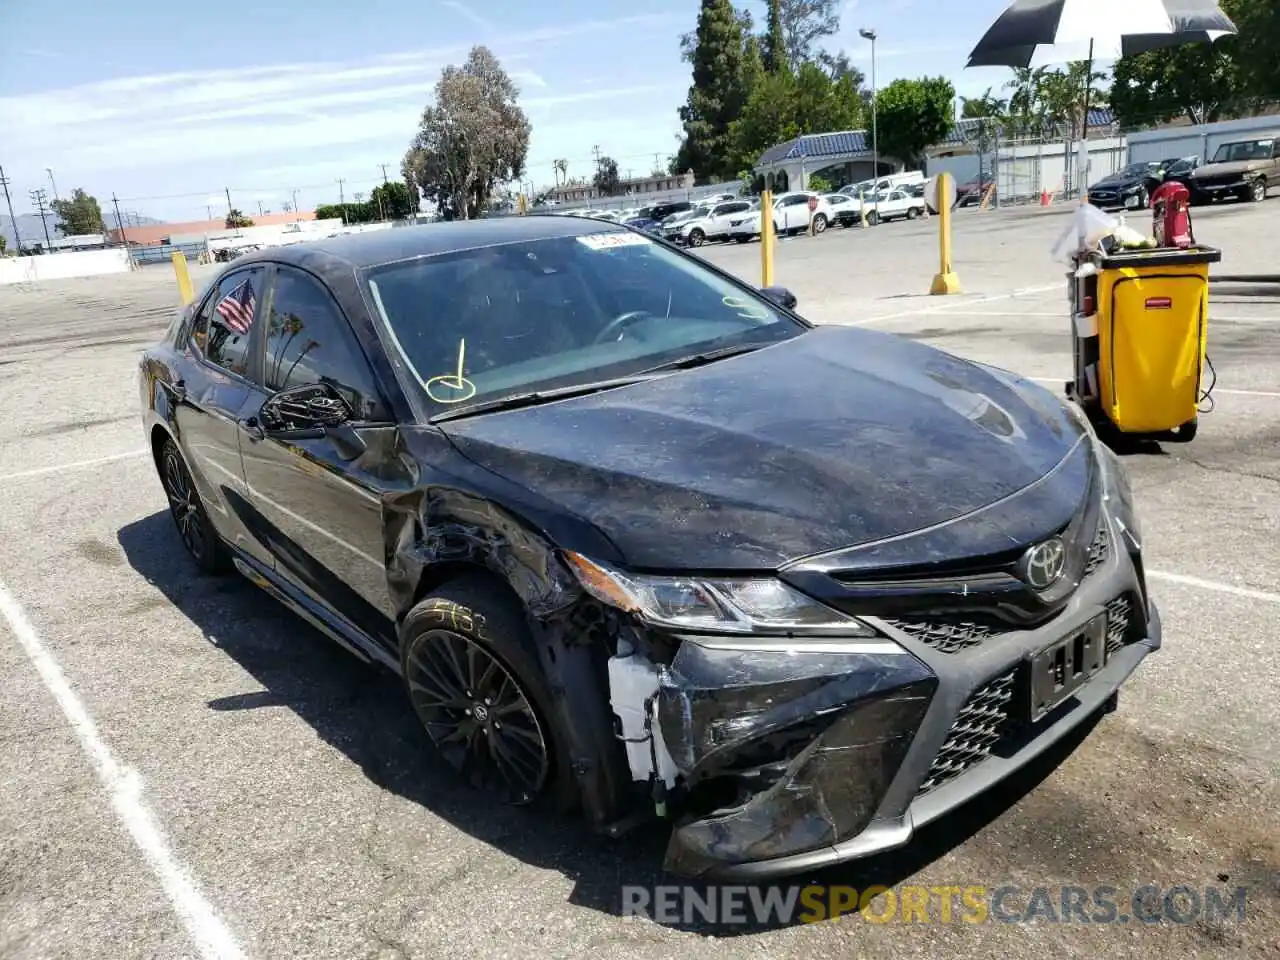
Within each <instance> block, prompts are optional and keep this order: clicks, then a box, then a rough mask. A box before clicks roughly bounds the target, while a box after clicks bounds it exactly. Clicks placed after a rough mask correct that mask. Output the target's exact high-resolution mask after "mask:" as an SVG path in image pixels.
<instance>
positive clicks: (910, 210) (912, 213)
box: [907, 207, 920, 220]
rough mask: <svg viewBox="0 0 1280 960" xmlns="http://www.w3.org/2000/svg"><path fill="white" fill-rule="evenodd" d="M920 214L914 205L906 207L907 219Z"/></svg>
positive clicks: (912, 218)
mask: <svg viewBox="0 0 1280 960" xmlns="http://www.w3.org/2000/svg"><path fill="white" fill-rule="evenodd" d="M918 216H920V211H919V209H917V208H916V207H907V219H908V220H914V219H916V217H918Z"/></svg>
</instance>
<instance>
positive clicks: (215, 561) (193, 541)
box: [159, 438, 227, 573]
mask: <svg viewBox="0 0 1280 960" xmlns="http://www.w3.org/2000/svg"><path fill="white" fill-rule="evenodd" d="M159 467H160V483H161V485H162V486H163V487H164V492H165V496H166V497H167V498H168V500H169V515H170V516H171V517H173V522H174V525H175V526H176V527H177V528H178V536H180V537H181V538H182V544H183V546H185V547H186V548H187V553H189V554H191V558H192V559H193V560H195V562H196V563H197V564H198V565H199V566H200V568H201V569H202V570H205V571H206V572H208V573H219V572H221V571H222V570H224V569H226V566H227V557H226V550H225V548H224V547H223V545H222V541H221V540H220V539H219V538H218V534H217V532H216V531H215V530H214V529H213V524H211V523H210V522H209V515H208V514H207V513H206V512H205V509H204V504H203V503H202V502H201V500H200V494H199V492H198V491H197V490H196V486H195V482H194V481H193V480H192V479H191V471H189V470H188V469H187V464H186V461H185V460H183V459H182V453H181V452H180V451H179V450H178V445H177V444H176V443H174V441H173V439H172V438H170V439H168V440H166V441H165V443H164V448H163V449H162V450H161V452H160V464H159Z"/></svg>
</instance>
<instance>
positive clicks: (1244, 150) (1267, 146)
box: [1213, 139, 1275, 163]
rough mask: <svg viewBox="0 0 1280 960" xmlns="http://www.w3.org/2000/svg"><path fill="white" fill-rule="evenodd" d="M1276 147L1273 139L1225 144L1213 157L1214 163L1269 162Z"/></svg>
mask: <svg viewBox="0 0 1280 960" xmlns="http://www.w3.org/2000/svg"><path fill="white" fill-rule="evenodd" d="M1274 147H1275V141H1274V140H1273V139H1266V140H1242V141H1240V142H1239V143H1224V144H1223V145H1222V146H1220V147H1219V148H1218V151H1217V153H1215V154H1214V155H1213V162H1214V163H1237V162H1240V161H1245V160H1269V159H1270V158H1271V154H1272V151H1273V149H1274Z"/></svg>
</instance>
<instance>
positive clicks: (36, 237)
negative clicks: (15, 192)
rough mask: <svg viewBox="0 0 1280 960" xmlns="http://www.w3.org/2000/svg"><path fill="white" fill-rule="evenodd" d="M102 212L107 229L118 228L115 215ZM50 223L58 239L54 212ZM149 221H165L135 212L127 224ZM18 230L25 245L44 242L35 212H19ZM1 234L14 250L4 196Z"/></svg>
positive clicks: (0, 202) (0, 204)
mask: <svg viewBox="0 0 1280 960" xmlns="http://www.w3.org/2000/svg"><path fill="white" fill-rule="evenodd" d="M102 212H103V219H105V220H106V221H107V229H108V230H114V229H115V228H116V223H115V220H116V218H115V215H114V214H108V213H107V211H106V210H104V211H102ZM48 223H49V237H50V238H51V239H55V240H56V239H57V238H58V237H60V236H62V234H61V233H59V232H58V228H57V217H55V216H54V215H53V214H49V217H48ZM148 223H164V221H163V220H157V219H155V217H143V216H139V215H138V214H136V213H135V214H130V215H129V221H128V223H126V224H125V226H127V227H129V226H141V225H143V224H148ZM18 232H19V233H21V234H22V244H23V246H27V247H30V246H34V245H35V243H36V242H37V241H39V242H40V243H41V244H43V243H44V227H43V226H42V225H41V223H40V218H39V217H38V216H37V215H36V214H34V213H20V214H18ZM0 235H3V236H4V238H5V241H6V242H7V243H8V245H9V249H10V250H13V249H14V248H15V247H16V244H15V243H14V239H13V224H12V222H11V221H10V220H9V211H8V210H7V209H5V208H4V197H3V196H0Z"/></svg>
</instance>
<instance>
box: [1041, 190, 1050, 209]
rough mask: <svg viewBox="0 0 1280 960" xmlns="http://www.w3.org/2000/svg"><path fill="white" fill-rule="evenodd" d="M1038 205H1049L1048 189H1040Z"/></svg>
mask: <svg viewBox="0 0 1280 960" xmlns="http://www.w3.org/2000/svg"><path fill="white" fill-rule="evenodd" d="M1040 206H1042V207H1047V206H1049V191H1048V190H1041V191H1040Z"/></svg>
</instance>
